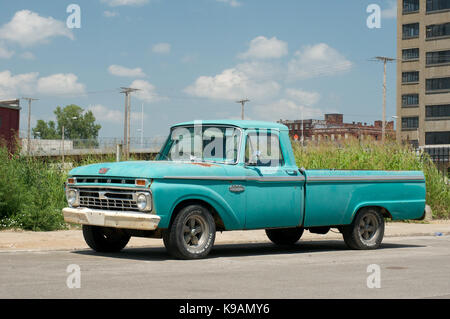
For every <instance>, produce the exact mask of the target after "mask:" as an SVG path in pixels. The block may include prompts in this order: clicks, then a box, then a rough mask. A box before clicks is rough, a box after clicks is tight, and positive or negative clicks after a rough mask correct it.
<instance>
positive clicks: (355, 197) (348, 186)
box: [304, 170, 425, 227]
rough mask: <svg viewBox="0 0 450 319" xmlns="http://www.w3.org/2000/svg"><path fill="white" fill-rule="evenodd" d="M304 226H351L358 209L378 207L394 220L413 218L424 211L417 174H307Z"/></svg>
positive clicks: (419, 174) (422, 185)
mask: <svg viewBox="0 0 450 319" xmlns="http://www.w3.org/2000/svg"><path fill="white" fill-rule="evenodd" d="M306 176H307V181H306V199H305V221H304V226H305V227H311V226H328V225H346V224H350V223H351V222H352V220H353V217H354V215H355V214H356V212H357V211H358V210H359V209H360V208H361V207H366V206H379V207H383V208H385V209H387V210H388V212H389V213H390V214H391V215H392V217H393V219H394V220H400V219H415V218H419V217H421V216H422V214H423V212H424V209H425V180H424V176H423V173H422V172H420V171H395V172H394V171H338V170H308V171H307V172H306Z"/></svg>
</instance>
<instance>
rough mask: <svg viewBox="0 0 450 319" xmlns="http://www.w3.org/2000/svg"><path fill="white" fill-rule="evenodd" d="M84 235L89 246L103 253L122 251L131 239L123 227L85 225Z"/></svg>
mask: <svg viewBox="0 0 450 319" xmlns="http://www.w3.org/2000/svg"><path fill="white" fill-rule="evenodd" d="M83 236H84V240H85V241H86V244H88V246H89V247H91V248H92V249H93V250H95V251H97V252H102V253H113V252H118V251H121V250H122V249H123V248H124V247H125V246H126V245H127V244H128V241H129V240H130V235H127V234H126V233H125V232H124V231H123V230H122V229H119V228H110V227H100V226H91V225H83Z"/></svg>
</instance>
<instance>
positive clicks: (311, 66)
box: [288, 43, 353, 79]
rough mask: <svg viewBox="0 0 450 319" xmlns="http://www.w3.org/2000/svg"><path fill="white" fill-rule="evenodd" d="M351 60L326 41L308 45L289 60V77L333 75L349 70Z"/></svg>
mask: <svg viewBox="0 0 450 319" xmlns="http://www.w3.org/2000/svg"><path fill="white" fill-rule="evenodd" d="M352 65H353V64H352V62H350V61H349V60H347V59H346V58H345V57H344V56H343V55H342V54H340V53H339V52H338V51H337V50H336V49H333V48H332V47H330V46H328V45H327V44H326V43H319V44H316V45H308V46H306V47H304V48H303V50H301V51H297V52H296V53H295V58H294V59H292V60H291V61H290V62H289V65H288V77H289V78H290V79H307V78H312V77H317V76H326V75H334V74H337V73H341V72H344V71H347V70H349V69H350V68H351V67H352Z"/></svg>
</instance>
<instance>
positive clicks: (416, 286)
mask: <svg viewBox="0 0 450 319" xmlns="http://www.w3.org/2000/svg"><path fill="white" fill-rule="evenodd" d="M449 248H450V236H445V235H444V236H415V237H389V238H385V239H384V241H383V245H382V248H381V249H378V250H375V251H353V250H348V249H347V247H346V246H345V245H344V243H343V241H342V240H338V239H336V240H328V239H326V240H305V241H300V243H299V244H297V245H296V246H293V247H288V248H279V247H276V246H274V245H272V244H270V243H237V244H218V245H216V246H215V247H214V249H213V251H212V252H211V255H210V256H209V258H207V259H204V260H193V261H182V260H173V259H172V258H171V257H170V256H169V255H168V254H167V253H166V251H165V249H164V248H163V247H161V246H160V247H154V246H151V247H139V248H126V249H125V250H124V251H123V252H121V253H118V254H99V253H95V252H93V251H91V250H87V249H77V250H58V251H28V252H27V251H2V252H0V298H450V249H449ZM70 265H72V266H70ZM371 265H372V266H371ZM373 265H375V266H373ZM68 267H69V270H70V271H72V270H73V269H79V277H77V279H76V280H75V281H72V279H73V277H71V278H72V279H70V280H69V286H71V285H72V286H74V285H73V284H74V283H79V286H80V288H76V287H72V288H69V286H68V277H69V276H72V275H73V274H74V272H67V270H68ZM70 267H71V268H70ZM74 267H75V268H74ZM374 267H375V268H374ZM374 269H375V270H374ZM374 275H376V276H377V277H373V276H374ZM369 277H370V278H369ZM368 278H369V280H368ZM374 278H376V280H375V281H374V280H373V279H374ZM368 281H369V286H372V288H369V287H368ZM374 283H375V286H374ZM75 286H76V285H75Z"/></svg>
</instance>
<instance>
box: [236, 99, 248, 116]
mask: <svg viewBox="0 0 450 319" xmlns="http://www.w3.org/2000/svg"><path fill="white" fill-rule="evenodd" d="M247 102H250V100H249V99H242V100H240V101H236V103H241V105H242V108H241V120H243V119H244V105H245V103H247Z"/></svg>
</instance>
